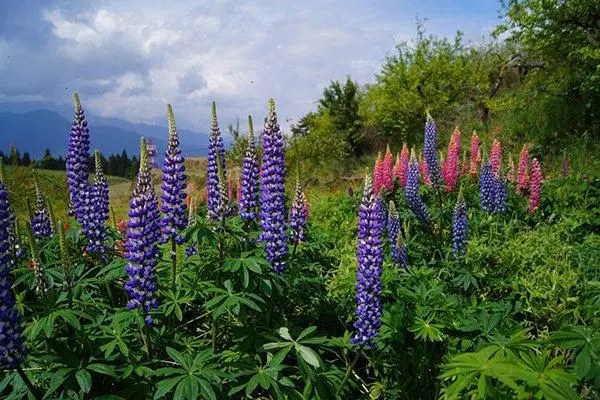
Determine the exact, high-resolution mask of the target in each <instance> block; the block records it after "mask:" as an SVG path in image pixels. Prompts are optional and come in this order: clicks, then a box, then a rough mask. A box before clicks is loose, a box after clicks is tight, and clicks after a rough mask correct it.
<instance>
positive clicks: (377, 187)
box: [373, 151, 383, 193]
mask: <svg viewBox="0 0 600 400" xmlns="http://www.w3.org/2000/svg"><path fill="white" fill-rule="evenodd" d="M382 166H383V155H382V154H381V151H380V152H378V153H377V159H376V160H375V165H374V166H373V192H374V193H379V192H380V191H381V187H382V186H383V185H382V181H383V176H382Z"/></svg>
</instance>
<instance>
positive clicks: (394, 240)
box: [387, 201, 408, 270]
mask: <svg viewBox="0 0 600 400" xmlns="http://www.w3.org/2000/svg"><path fill="white" fill-rule="evenodd" d="M388 210H389V212H388V218H387V221H388V225H387V229H388V240H389V244H390V249H391V255H392V260H393V261H394V263H395V265H396V266H399V267H402V268H404V269H405V270H406V268H407V267H408V252H407V250H406V245H405V244H404V234H403V232H402V225H401V224H400V217H399V216H398V211H397V210H396V205H395V204H394V202H393V201H390V204H389V206H388Z"/></svg>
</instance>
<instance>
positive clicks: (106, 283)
mask: <svg viewBox="0 0 600 400" xmlns="http://www.w3.org/2000/svg"><path fill="white" fill-rule="evenodd" d="M104 286H106V291H107V292H108V298H109V299H110V306H111V307H112V308H115V307H116V302H115V294H114V293H113V290H112V287H111V286H110V282H109V281H104Z"/></svg>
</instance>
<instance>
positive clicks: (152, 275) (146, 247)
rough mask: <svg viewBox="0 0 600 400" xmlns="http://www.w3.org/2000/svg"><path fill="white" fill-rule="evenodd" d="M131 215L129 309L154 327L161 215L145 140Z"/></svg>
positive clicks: (131, 204)
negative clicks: (139, 310) (143, 317)
mask: <svg viewBox="0 0 600 400" xmlns="http://www.w3.org/2000/svg"><path fill="white" fill-rule="evenodd" d="M128 215H129V221H128V222H127V233H126V237H127V240H126V242H125V249H126V251H125V258H126V259H127V261H128V264H127V266H126V267H125V271H126V272H127V274H128V275H129V280H128V281H127V283H126V284H125V287H124V289H125V291H126V292H127V295H128V296H129V303H127V307H128V308H129V309H130V310H132V309H135V308H139V309H141V310H142V312H143V313H144V316H145V321H146V324H148V325H151V324H152V323H153V320H152V317H150V315H148V313H149V312H150V311H151V310H152V309H153V308H158V300H157V299H156V297H155V296H156V290H157V282H156V265H157V263H158V240H159V238H160V225H159V218H160V216H159V212H158V200H157V199H156V195H155V193H154V186H153V185H152V176H151V170H150V164H149V160H148V150H147V148H146V142H145V140H144V139H142V143H141V155H140V171H139V173H138V176H137V182H136V185H135V189H134V190H133V193H132V197H131V200H130V201H129V213H128Z"/></svg>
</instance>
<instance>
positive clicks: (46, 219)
mask: <svg viewBox="0 0 600 400" xmlns="http://www.w3.org/2000/svg"><path fill="white" fill-rule="evenodd" d="M31 229H32V231H33V236H35V237H36V238H38V239H41V238H49V237H50V236H52V234H53V233H54V227H53V226H52V221H51V220H50V213H49V211H48V208H47V207H46V198H45V196H44V194H43V193H42V190H41V189H40V185H38V183H37V180H36V183H35V210H34V211H33V215H32V216H31Z"/></svg>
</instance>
